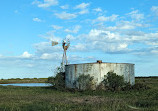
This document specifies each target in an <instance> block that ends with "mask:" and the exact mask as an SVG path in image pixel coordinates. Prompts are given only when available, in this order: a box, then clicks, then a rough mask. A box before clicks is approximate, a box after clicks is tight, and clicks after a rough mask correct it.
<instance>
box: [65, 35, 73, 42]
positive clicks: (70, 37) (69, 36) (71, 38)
mask: <svg viewBox="0 0 158 111" xmlns="http://www.w3.org/2000/svg"><path fill="white" fill-rule="evenodd" d="M66 39H69V40H70V41H71V40H75V37H74V36H73V35H70V34H68V35H66Z"/></svg>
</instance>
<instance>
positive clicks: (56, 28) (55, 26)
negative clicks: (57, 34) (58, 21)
mask: <svg viewBox="0 0 158 111" xmlns="http://www.w3.org/2000/svg"><path fill="white" fill-rule="evenodd" d="M51 27H53V29H55V30H59V29H62V28H63V27H62V26H59V25H51Z"/></svg>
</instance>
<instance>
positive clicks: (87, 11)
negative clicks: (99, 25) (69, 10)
mask: <svg viewBox="0 0 158 111" xmlns="http://www.w3.org/2000/svg"><path fill="white" fill-rule="evenodd" d="M87 13H89V10H88V9H83V10H81V11H80V12H79V14H81V15H83V14H87Z"/></svg>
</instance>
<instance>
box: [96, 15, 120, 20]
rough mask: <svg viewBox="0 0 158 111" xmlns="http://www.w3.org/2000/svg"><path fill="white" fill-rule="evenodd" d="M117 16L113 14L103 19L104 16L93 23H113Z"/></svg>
mask: <svg viewBox="0 0 158 111" xmlns="http://www.w3.org/2000/svg"><path fill="white" fill-rule="evenodd" d="M117 17H118V15H116V14H113V15H111V16H108V17H105V16H99V17H98V18H97V19H96V20H94V21H95V22H105V21H115V20H116V19H117Z"/></svg>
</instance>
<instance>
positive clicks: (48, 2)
mask: <svg viewBox="0 0 158 111" xmlns="http://www.w3.org/2000/svg"><path fill="white" fill-rule="evenodd" d="M32 4H35V5H37V6H38V7H41V8H47V7H50V6H54V5H58V0H44V1H43V2H41V1H38V0H35V1H34V2H32Z"/></svg>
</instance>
